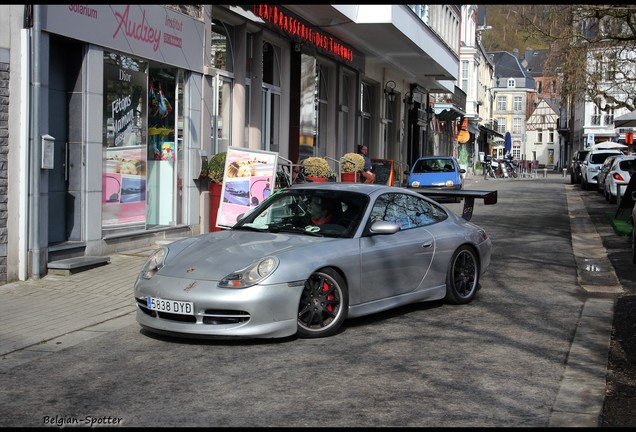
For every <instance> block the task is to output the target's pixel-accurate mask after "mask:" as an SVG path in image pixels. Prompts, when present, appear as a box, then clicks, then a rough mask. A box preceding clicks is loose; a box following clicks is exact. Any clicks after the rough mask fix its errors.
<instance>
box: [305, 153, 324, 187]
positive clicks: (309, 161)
mask: <svg viewBox="0 0 636 432" xmlns="http://www.w3.org/2000/svg"><path fill="white" fill-rule="evenodd" d="M300 164H301V165H302V167H303V171H304V174H305V177H307V178H308V179H309V180H312V181H323V182H324V181H327V176H328V175H329V162H327V160H326V159H325V158H321V157H318V156H310V157H308V158H306V159H303V160H302V161H301V162H300Z"/></svg>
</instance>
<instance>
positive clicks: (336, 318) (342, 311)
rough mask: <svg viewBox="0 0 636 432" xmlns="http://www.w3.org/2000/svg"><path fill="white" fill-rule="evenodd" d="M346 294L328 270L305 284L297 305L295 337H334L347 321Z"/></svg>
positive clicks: (339, 277)
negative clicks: (296, 330)
mask: <svg viewBox="0 0 636 432" xmlns="http://www.w3.org/2000/svg"><path fill="white" fill-rule="evenodd" d="M348 308H349V292H348V289H347V284H346V283H345V281H344V279H343V278H342V276H340V275H339V274H338V273H337V272H336V271H335V270H333V269H331V268H325V269H322V270H318V271H317V272H315V273H313V274H312V275H311V276H310V277H309V279H307V280H306V281H305V287H304V289H303V292H302V294H301V296H300V302H299V304H298V336H299V337H301V338H306V339H309V338H320V337H327V336H331V335H333V334H335V333H336V332H337V331H338V329H339V328H340V326H341V325H342V323H343V322H344V320H345V319H346V318H347V309H348Z"/></svg>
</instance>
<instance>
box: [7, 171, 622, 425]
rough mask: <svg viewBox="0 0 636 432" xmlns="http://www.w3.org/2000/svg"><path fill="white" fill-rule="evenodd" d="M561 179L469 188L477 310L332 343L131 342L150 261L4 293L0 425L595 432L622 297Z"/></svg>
mask: <svg viewBox="0 0 636 432" xmlns="http://www.w3.org/2000/svg"><path fill="white" fill-rule="evenodd" d="M566 180H567V179H563V178H561V177H560V176H549V177H548V178H546V179H541V178H539V179H524V180H504V179H497V180H488V181H484V180H482V179H474V180H472V181H471V182H469V187H470V188H473V189H497V190H499V203H498V204H497V205H495V206H482V205H480V204H477V206H476V207H477V208H476V211H475V215H474V217H473V221H474V222H476V223H478V224H480V225H482V226H484V227H485V228H486V229H487V231H488V232H489V234H490V235H491V237H492V239H493V243H494V245H495V250H494V255H493V263H492V267H491V269H490V270H489V272H488V273H487V274H486V275H485V277H484V278H483V280H482V287H483V288H482V290H481V291H480V293H479V295H478V297H477V299H476V300H475V301H474V302H472V303H471V304H469V305H465V306H460V307H453V306H448V305H442V304H441V303H438V302H432V303H423V304H418V305H411V306H408V307H404V308H400V309H397V310H394V311H389V312H386V313H382V314H377V315H374V316H371V317H365V318H360V319H354V320H350V321H348V322H347V323H346V325H345V327H344V331H343V332H342V333H340V334H338V335H336V336H334V337H331V338H325V339H319V340H301V339H295V338H288V339H284V340H280V341H256V342H234V341H229V342H228V341H225V342H219V341H187V342H186V341H180V340H174V339H170V338H163V337H155V336H152V335H150V334H148V333H145V332H143V331H141V330H140V329H139V327H138V326H137V325H136V323H135V322H134V318H133V314H132V311H133V310H134V306H133V302H132V298H131V297H130V295H131V290H132V283H133V282H134V278H135V277H136V272H137V269H138V268H139V266H140V265H141V263H142V262H143V256H144V255H145V254H147V251H131V254H129V255H123V254H121V255H115V256H113V257H112V262H111V264H109V265H107V266H105V267H102V268H99V269H94V270H90V271H87V272H83V273H79V274H77V275H74V276H72V277H68V278H65V277H61V276H47V277H45V278H43V279H42V280H40V281H28V282H22V283H17V284H9V285H6V286H3V287H0V349H1V350H0V354H2V357H1V361H0V374H1V375H2V380H3V386H2V388H0V426H43V425H44V424H43V421H44V420H43V419H44V418H45V417H47V416H48V417H49V418H54V417H55V416H60V418H71V419H83V418H85V417H86V416H91V417H93V418H96V417H99V418H106V417H112V418H118V419H119V418H121V419H122V420H121V424H122V425H124V426H236V427H239V426H280V427H285V426H287V427H290V426H292V427H301V426H316V427H317V426H325V425H329V426H336V427H338V426H369V427H373V426H437V427H440V426H441V427H443V426H447V427H454V426H469V427H471V426H472V427H488V426H495V427H501V426H532V427H545V426H592V427H593V426H597V425H598V415H599V413H600V410H601V407H602V402H603V397H604V390H605V387H604V382H605V380H604V377H605V366H606V363H607V347H608V345H609V336H610V330H611V319H612V308H613V296H614V295H615V294H616V292H619V291H620V289H621V286H620V284H615V282H616V281H617V278H616V275H615V274H613V272H612V271H611V268H609V267H607V268H606V267H605V265H606V261H605V259H606V258H607V253H605V254H603V253H602V251H601V252H600V253H599V252H597V251H600V250H601V248H603V246H602V244H600V245H599V241H600V237H599V235H598V233H597V232H596V231H595V230H593V229H592V228H593V226H590V223H591V222H590V218H589V216H587V217H586V215H585V214H584V213H585V211H584V210H585V207H584V205H583V202H584V201H583V200H582V198H581V195H580V192H579V189H576V188H575V187H573V186H570V185H568V184H567V182H566ZM452 206H460V205H457V204H449V207H452ZM568 209H570V212H569V211H568ZM570 213H571V214H570ZM575 254H579V256H577V255H575ZM581 263H586V264H592V265H588V266H583V268H582V267H581V266H580V264H581ZM610 267H611V266H610ZM585 268H593V269H595V270H592V271H587V272H586V271H584V269H585ZM596 273H602V274H603V277H601V278H599V277H597V276H596ZM608 282H609V283H608ZM17 320H20V323H19V324H18V323H16V322H17Z"/></svg>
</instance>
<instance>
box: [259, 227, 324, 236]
mask: <svg viewBox="0 0 636 432" xmlns="http://www.w3.org/2000/svg"><path fill="white" fill-rule="evenodd" d="M269 232H271V233H279V232H291V233H297V234H305V235H310V236H314V237H324V235H322V234H321V233H319V232H312V231H307V230H306V229H305V228H301V227H297V226H294V225H270V226H269Z"/></svg>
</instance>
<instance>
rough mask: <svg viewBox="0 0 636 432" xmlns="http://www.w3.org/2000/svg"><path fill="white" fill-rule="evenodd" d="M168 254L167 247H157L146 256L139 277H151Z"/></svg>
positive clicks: (163, 262) (162, 264) (159, 268)
mask: <svg viewBox="0 0 636 432" xmlns="http://www.w3.org/2000/svg"><path fill="white" fill-rule="evenodd" d="M166 256H168V248H166V247H162V248H160V249H157V250H156V251H155V252H154V253H153V254H152V255H150V256H149V257H148V259H147V260H146V263H145V264H144V266H143V267H142V268H141V277H142V278H144V279H151V278H152V277H153V276H154V275H156V274H157V272H158V271H159V270H161V267H163V266H164V264H165V261H166Z"/></svg>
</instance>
